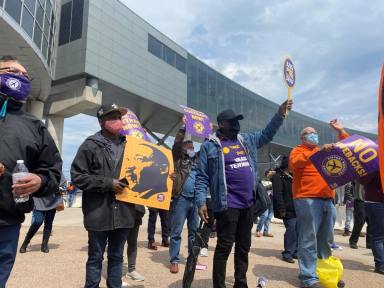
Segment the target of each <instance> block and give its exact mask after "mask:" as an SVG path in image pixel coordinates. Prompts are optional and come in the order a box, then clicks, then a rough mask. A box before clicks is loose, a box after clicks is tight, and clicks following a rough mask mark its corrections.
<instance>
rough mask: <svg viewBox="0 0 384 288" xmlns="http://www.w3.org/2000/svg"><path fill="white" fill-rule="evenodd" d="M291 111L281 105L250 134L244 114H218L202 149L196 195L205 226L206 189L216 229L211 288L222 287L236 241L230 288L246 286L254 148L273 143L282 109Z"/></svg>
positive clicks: (254, 186)
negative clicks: (245, 129)
mask: <svg viewBox="0 0 384 288" xmlns="http://www.w3.org/2000/svg"><path fill="white" fill-rule="evenodd" d="M291 108H292V101H286V102H284V103H283V104H282V105H280V107H279V109H278V111H277V113H276V114H275V115H274V116H273V118H272V120H271V121H270V122H269V123H268V125H267V126H266V127H265V128H264V129H263V130H261V131H256V132H254V133H240V121H241V120H242V119H244V117H243V115H239V114H236V113H235V112H233V111H232V110H231V109H229V110H225V111H223V112H221V113H220V114H219V115H218V116H217V123H218V126H219V129H218V131H217V132H216V134H214V135H212V136H211V137H210V138H209V139H208V140H206V141H205V142H204V143H203V144H202V145H201V148H200V165H199V169H198V171H197V175H196V181H195V197H196V204H197V206H198V207H199V214H200V217H201V218H202V220H203V221H204V222H206V223H208V211H207V206H206V195H207V189H208V187H210V194H211V199H212V208H213V212H214V213H215V219H216V231H217V245H216V249H215V255H214V259H213V275H212V280H213V287H214V288H225V273H226V265H227V260H228V256H229V254H230V253H231V249H232V246H233V243H236V245H235V284H234V287H248V286H247V277H246V274H247V270H248V253H249V250H250V247H251V230H252V226H253V213H252V206H253V204H254V203H255V199H256V189H257V184H258V179H257V173H256V171H257V160H256V159H257V149H259V148H261V147H262V146H264V145H265V144H267V143H269V142H270V141H271V140H272V138H273V136H274V135H275V134H276V132H277V130H278V129H279V127H280V126H281V124H282V123H283V120H284V118H285V114H286V111H287V110H291Z"/></svg>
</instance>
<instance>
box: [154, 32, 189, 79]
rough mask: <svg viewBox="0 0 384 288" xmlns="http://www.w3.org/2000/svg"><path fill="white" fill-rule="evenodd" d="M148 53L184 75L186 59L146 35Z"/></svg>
mask: <svg viewBox="0 0 384 288" xmlns="http://www.w3.org/2000/svg"><path fill="white" fill-rule="evenodd" d="M148 51H149V52H150V53H152V54H153V55H155V56H156V57H158V58H160V59H162V60H164V61H165V62H167V63H168V64H169V65H171V66H173V67H175V68H176V69H177V70H179V71H180V72H183V73H186V68H187V59H185V58H184V57H183V56H181V55H180V54H179V53H177V52H175V51H173V50H172V49H171V48H169V47H168V46H167V45H165V44H163V43H162V42H161V41H159V40H158V39H156V38H155V37H153V36H152V35H151V34H148Z"/></svg>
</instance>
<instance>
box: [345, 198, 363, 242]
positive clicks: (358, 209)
mask: <svg viewBox="0 0 384 288" xmlns="http://www.w3.org/2000/svg"><path fill="white" fill-rule="evenodd" d="M353 208H354V210H353V229H352V234H351V237H350V238H349V243H354V244H357V242H358V241H359V237H360V233H361V230H362V229H363V226H364V224H365V221H366V215H365V205H364V201H360V200H355V201H354V204H353Z"/></svg>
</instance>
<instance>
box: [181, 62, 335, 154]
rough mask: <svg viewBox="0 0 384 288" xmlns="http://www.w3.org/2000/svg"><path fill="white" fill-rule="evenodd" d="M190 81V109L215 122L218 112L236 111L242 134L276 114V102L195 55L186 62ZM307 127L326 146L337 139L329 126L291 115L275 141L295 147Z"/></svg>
mask: <svg viewBox="0 0 384 288" xmlns="http://www.w3.org/2000/svg"><path fill="white" fill-rule="evenodd" d="M187 79H188V81H187V83H188V88H187V92H188V106H189V107H192V108H195V109H197V110H199V111H202V112H204V113H206V114H207V115H208V116H209V117H210V119H211V121H212V122H214V123H216V116H217V114H218V113H220V112H221V111H223V110H225V109H233V110H234V111H235V112H236V113H239V114H240V113H241V114H243V115H244V117H245V119H244V120H242V121H241V128H242V131H244V132H254V131H259V130H261V129H263V128H264V127H265V126H266V125H267V124H268V122H269V121H270V120H271V118H272V117H273V115H275V113H276V112H277V109H278V105H277V104H276V103H273V102H271V101H269V100H267V99H265V98H263V97H261V96H259V95H257V94H256V93H253V92H251V91H250V90H248V89H246V88H244V87H242V86H241V85H239V84H237V83H235V82H234V81H232V80H230V79H228V78H226V77H225V76H223V75H222V74H220V73H218V72H216V71H214V70H213V69H212V68H210V67H209V66H208V65H206V64H204V63H203V62H201V61H200V60H198V59H197V58H195V57H193V56H192V55H188V59H187ZM306 126H312V127H314V128H315V129H316V130H317V131H318V132H319V133H320V135H322V136H321V140H322V142H323V143H332V142H334V141H336V140H337V139H336V135H335V134H336V133H333V131H331V129H329V127H328V125H327V124H326V123H323V122H320V121H317V120H315V119H312V118H309V117H306V116H304V115H301V114H298V113H295V112H291V113H290V115H289V117H288V118H287V119H286V120H285V121H284V124H283V126H282V127H281V128H280V129H279V132H278V133H277V134H276V136H275V137H274V139H273V142H275V143H280V144H282V145H284V146H287V147H294V146H296V145H297V144H298V141H299V135H300V131H301V129H302V128H304V127H306ZM267 150H268V149H267ZM260 153H261V152H260ZM267 160H268V159H267Z"/></svg>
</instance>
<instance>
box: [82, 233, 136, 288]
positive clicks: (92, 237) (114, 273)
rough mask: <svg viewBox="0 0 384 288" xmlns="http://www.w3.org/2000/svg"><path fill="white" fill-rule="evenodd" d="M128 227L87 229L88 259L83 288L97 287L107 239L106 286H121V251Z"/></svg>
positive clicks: (118, 287)
mask: <svg viewBox="0 0 384 288" xmlns="http://www.w3.org/2000/svg"><path fill="white" fill-rule="evenodd" d="M128 231H129V229H115V230H111V231H89V230H88V261H87V266H86V279H85V286H84V287H85V288H99V284H100V280H101V269H102V263H103V259H104V258H103V255H104V251H105V246H106V245H107V241H108V269H107V287H108V288H121V285H122V281H121V276H122V273H123V252H124V245H125V242H126V241H127V235H128Z"/></svg>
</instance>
